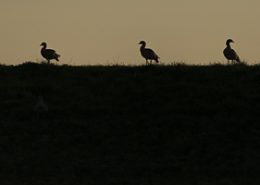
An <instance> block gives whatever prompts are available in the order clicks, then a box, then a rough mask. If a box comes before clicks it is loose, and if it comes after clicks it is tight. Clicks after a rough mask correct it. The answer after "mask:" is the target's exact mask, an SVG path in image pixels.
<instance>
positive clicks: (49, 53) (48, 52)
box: [41, 42, 60, 64]
mask: <svg viewBox="0 0 260 185" xmlns="http://www.w3.org/2000/svg"><path fill="white" fill-rule="evenodd" d="M41 46H42V49H41V54H42V56H43V57H44V58H45V59H46V60H47V61H48V64H49V63H50V61H51V60H52V59H55V60H56V61H59V57H60V55H59V54H58V53H56V51H55V50H53V49H47V43H46V42H43V43H41Z"/></svg>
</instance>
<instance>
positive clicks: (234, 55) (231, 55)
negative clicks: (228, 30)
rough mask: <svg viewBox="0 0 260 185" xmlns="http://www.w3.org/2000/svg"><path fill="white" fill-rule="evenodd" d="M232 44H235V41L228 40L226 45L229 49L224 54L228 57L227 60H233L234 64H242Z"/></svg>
mask: <svg viewBox="0 0 260 185" xmlns="http://www.w3.org/2000/svg"><path fill="white" fill-rule="evenodd" d="M230 43H234V41H233V40H232V39H228V40H227V41H226V45H227V47H226V48H225V49H224V50H223V54H224V56H225V57H226V59H227V60H228V63H229V60H231V61H232V62H234V61H237V62H241V61H240V59H239V56H238V55H237V53H236V52H235V50H233V49H232V48H231V46H230Z"/></svg>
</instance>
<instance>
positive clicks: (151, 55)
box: [139, 41, 159, 64]
mask: <svg viewBox="0 0 260 185" xmlns="http://www.w3.org/2000/svg"><path fill="white" fill-rule="evenodd" d="M139 44H141V47H140V52H141V55H142V56H143V57H144V58H145V60H146V64H148V60H150V64H151V63H152V61H153V60H155V62H156V63H159V60H158V59H159V57H158V55H157V54H156V53H155V52H154V51H153V50H152V49H150V48H145V46H146V42H145V41H141V42H139Z"/></svg>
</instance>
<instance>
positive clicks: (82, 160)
mask: <svg viewBox="0 0 260 185" xmlns="http://www.w3.org/2000/svg"><path fill="white" fill-rule="evenodd" d="M38 96H42V97H43V99H44V101H45V103H46V104H47V105H48V112H47V111H42V112H41V111H40V110H38V109H36V108H35V104H36V102H37V99H38V98H37V97H38ZM259 149H260V66H244V65H236V66H221V65H212V66H183V65H176V66H154V67H122V66H112V67H101V66H96V67H70V66H47V65H39V64H30V63H28V64H24V65H21V66H15V67H12V66H1V67H0V152H1V153H0V164H1V167H0V184H1V185H13V184H15V185H19V184H33V185H37V184H42V185H48V184H50V185H53V184H55V185H70V184H73V185H82V184H85V185H89V184H102V185H103V184H111V185H114V184H120V185H128V184H131V185H132V184H133V185H174V184H176V185H179V184H180V185H188V184H196V185H197V184H198V185H209V184H210V185H215V184H223V185H229V184H232V185H233V184H235V185H249V184H259V182H260V177H259V174H260V152H259V151H260V150H259Z"/></svg>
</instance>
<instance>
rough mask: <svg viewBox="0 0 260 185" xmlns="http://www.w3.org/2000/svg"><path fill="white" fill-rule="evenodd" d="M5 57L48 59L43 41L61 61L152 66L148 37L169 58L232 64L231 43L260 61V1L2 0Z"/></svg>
mask: <svg viewBox="0 0 260 185" xmlns="http://www.w3.org/2000/svg"><path fill="white" fill-rule="evenodd" d="M0 24H1V29H0V33H1V40H0V41H1V42H0V53H1V55H0V63H2V64H20V63H23V62H25V61H35V62H40V61H42V60H43V58H42V57H41V55H40V49H41V47H40V44H41V42H43V41H45V42H47V44H48V47H49V48H53V49H55V50H56V51H57V52H58V53H59V54H60V55H61V61H60V63H61V64H70V65H89V64H104V65H106V64H133V65H136V64H144V63H145V61H144V59H143V58H142V57H141V56H140V52H139V47H140V46H139V45H138V43H139V41H141V40H145V41H146V42H147V47H150V48H152V49H153V50H154V51H155V52H156V53H157V54H158V55H159V56H160V57H161V62H162V63H164V64H169V63H173V62H185V63H187V64H209V63H215V62H221V63H226V60H225V58H224V56H223V54H222V51H223V49H224V47H225V41H226V39H228V38H232V39H233V40H234V41H235V43H234V44H233V45H232V46H233V48H234V49H235V50H236V51H237V53H238V54H239V56H240V58H241V59H242V60H245V61H246V62H247V63H248V64H255V63H260V1H259V0H248V1H246V0H215V1H211V0H127V1H126V0H1V1H0Z"/></svg>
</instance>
